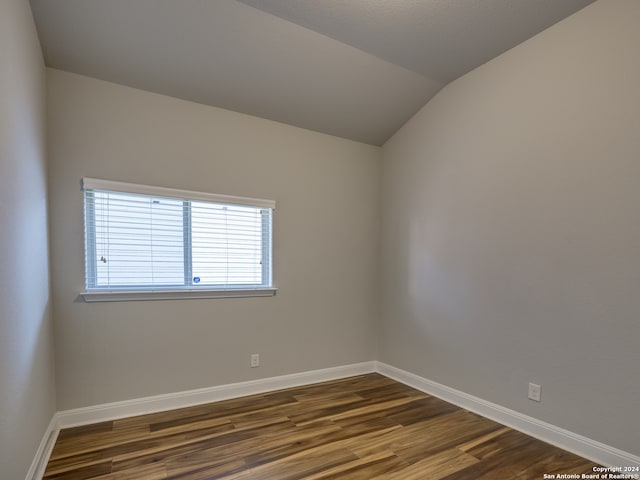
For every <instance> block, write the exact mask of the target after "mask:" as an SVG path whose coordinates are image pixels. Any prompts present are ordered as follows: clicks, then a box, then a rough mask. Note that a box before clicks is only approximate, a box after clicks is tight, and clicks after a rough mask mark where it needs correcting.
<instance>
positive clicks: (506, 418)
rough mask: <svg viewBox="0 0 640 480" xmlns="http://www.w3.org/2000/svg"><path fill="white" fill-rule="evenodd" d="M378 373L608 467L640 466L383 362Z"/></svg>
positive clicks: (565, 432)
mask: <svg viewBox="0 0 640 480" xmlns="http://www.w3.org/2000/svg"><path fill="white" fill-rule="evenodd" d="M375 370H376V372H378V373H380V374H381V375H384V376H386V377H389V378H392V379H394V380H397V381H398V382H400V383H404V384H405V385H408V386H410V387H413V388H415V389H417V390H420V391H422V392H425V393H428V394H429V395H433V396H434V397H438V398H441V399H442V400H445V401H447V402H449V403H452V404H454V405H457V406H459V407H462V408H464V409H466V410H469V411H471V412H474V413H477V414H478V415H482V416H483V417H486V418H489V419H491V420H494V421H496V422H498V423H501V424H503V425H506V426H507V427H511V428H513V429H514V430H518V431H520V432H523V433H526V434H527V435H531V436H532V437H534V438H537V439H539V440H542V441H544V442H547V443H550V444H552V445H555V446H557V447H560V448H562V449H564V450H567V451H569V452H572V453H575V454H576V455H580V456H581V457H584V458H587V459H589V460H592V461H594V462H597V463H599V464H601V465H604V466H607V467H625V466H640V457H638V456H636V455H633V454H631V453H628V452H624V451H622V450H619V449H617V448H614V447H611V446H609V445H605V444H604V443H600V442H597V441H595V440H592V439H590V438H587V437H584V436H582V435H578V434H577V433H573V432H570V431H568V430H565V429H563V428H560V427H557V426H555V425H552V424H550V423H546V422H543V421H541V420H538V419H535V418H533V417H529V416H528V415H524V414H522V413H519V412H516V411H514V410H511V409H508V408H505V407H502V406H500V405H497V404H495V403H491V402H488V401H486V400H483V399H481V398H478V397H474V396H473V395H469V394H467V393H464V392H462V391H460V390H456V389H454V388H451V387H448V386H446V385H442V384H440V383H437V382H434V381H432V380H428V379H426V378H423V377H420V376H418V375H415V374H413V373H410V372H407V371H405V370H401V369H399V368H396V367H392V366H391V365H387V364H385V363H382V362H375Z"/></svg>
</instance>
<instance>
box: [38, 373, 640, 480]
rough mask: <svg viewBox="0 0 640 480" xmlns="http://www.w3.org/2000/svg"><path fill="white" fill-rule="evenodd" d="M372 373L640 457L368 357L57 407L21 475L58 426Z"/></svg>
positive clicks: (511, 423)
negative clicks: (331, 365)
mask: <svg viewBox="0 0 640 480" xmlns="http://www.w3.org/2000/svg"><path fill="white" fill-rule="evenodd" d="M372 372H378V373H380V374H381V375H384V376H386V377H389V378H392V379H394V380H397V381H398V382H401V383H404V384H405V385H409V386H410V387H413V388H416V389H418V390H420V391H422V392H425V393H428V394H430V395H433V396H435V397H438V398H441V399H443V400H445V401H447V402H449V403H452V404H454V405H457V406H459V407H462V408H464V409H466V410H469V411H472V412H475V413H477V414H479V415H482V416H483V417H486V418H489V419H491V420H494V421H496V422H498V423H501V424H503V425H506V426H508V427H511V428H513V429H515V430H519V431H521V432H523V433H526V434H528V435H531V436H532V437H535V438H538V439H540V440H542V441H544V442H547V443H550V444H552V445H556V446H558V447H560V448H562V449H564V450H567V451H570V452H573V453H575V454H577V455H580V456H581V457H584V458H588V459H590V460H593V461H594V462H597V463H599V464H602V465H605V466H609V467H621V466H640V457H638V456H635V455H632V454H630V453H627V452H624V451H622V450H618V449H616V448H613V447H610V446H608V445H605V444H603V443H600V442H596V441H595V440H591V439H590V438H587V437H583V436H582V435H578V434H576V433H573V432H570V431H568V430H564V429H562V428H560V427H556V426H555V425H551V424H549V423H546V422H543V421H541V420H537V419H535V418H533V417H529V416H527V415H523V414H521V413H518V412H516V411H514V410H510V409H508V408H505V407H502V406H500V405H496V404H494V403H491V402H487V401H486V400H482V399H481V398H478V397H474V396H473V395H469V394H467V393H464V392H461V391H460V390H456V389H454V388H451V387H447V386H446V385H442V384H440V383H436V382H433V381H431V380H428V379H426V378H423V377H420V376H418V375H415V374H413V373H410V372H407V371H405V370H401V369H399V368H396V367H392V366H391V365H387V364H385V363H382V362H377V361H371V362H363V363H357V364H352V365H345V366H340V367H334V368H325V369H322V370H312V371H308V372H301V373H294V374H290V375H282V376H278V377H270V378H264V379H259V380H250V381H248V382H240V383H232V384H228V385H220V386H216V387H207V388H200V389H196V390H188V391H185V392H176V393H169V394H164V395H156V396H152V397H144V398H137V399H133V400H124V401H121V402H113V403H105V404H102V405H95V406H91V407H83V408H76V409H72V410H64V411H60V412H57V413H56V414H55V415H54V416H53V418H52V419H51V422H50V424H49V426H48V427H47V431H46V432H45V434H44V436H43V439H42V442H40V446H39V448H38V451H37V452H36V455H35V457H34V460H33V462H32V464H31V468H30V469H29V472H28V474H27V477H26V480H40V479H41V478H42V475H43V473H44V470H45V468H46V465H47V462H48V460H49V457H50V456H51V451H52V449H53V445H54V443H55V439H56V438H57V436H58V432H59V431H60V429H61V428H69V427H75V426H80V425H88V424H92V423H98V422H105V421H109V420H117V419H119V418H125V417H131V416H135V415H144V414H147V413H155V412H161V411H166V410H173V409H176V408H184V407H191V406H194V405H202V404H205V403H211V402H218V401H220V400H228V399H230V398H238V397H243V396H246V395H254V394H259V393H265V392H269V391H273V390H280V389H284V388H291V387H298V386H301V385H307V384H311V383H318V382H325V381H329V380H337V379H340V378H345V377H351V376H354V375H362V374H365V373H372Z"/></svg>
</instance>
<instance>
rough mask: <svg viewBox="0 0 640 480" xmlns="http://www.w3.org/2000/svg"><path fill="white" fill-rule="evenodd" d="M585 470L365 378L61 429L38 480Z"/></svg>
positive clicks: (395, 386)
mask: <svg viewBox="0 0 640 480" xmlns="http://www.w3.org/2000/svg"><path fill="white" fill-rule="evenodd" d="M593 466H594V464H593V463H591V462H589V461H587V460H584V459H582V458H580V457H577V456H575V455H573V454H570V453H567V452H564V451H562V450H560V449H558V448H556V447H552V446H550V445H548V444H545V443H543V442H541V441H539V440H535V439H533V438H531V437H528V436H527V435H524V434H522V433H519V432H516V431H514V430H511V429H509V428H506V427H503V426H502V425H499V424H497V423H495V422H493V421H490V420H487V419H485V418H483V417H480V416H478V415H475V414H473V413H470V412H468V411H466V410H462V409H460V408H458V407H455V406H453V405H450V404H448V403H446V402H443V401H442V400H439V399H437V398H435V397H432V396H429V395H426V394H424V393H422V392H419V391H417V390H414V389H412V388H409V387H407V386H405V385H403V384H400V383H397V382H395V381H393V380H390V379H388V378H386V377H383V376H381V375H378V374H370V375H362V376H358V377H351V378H347V379H342V380H338V381H332V382H326V383H320V384H314V385H309V386H305V387H300V388H292V389H288V390H280V391H277V392H272V393H268V394H263V395H254V396H251V397H244V398H240V399H234V400H228V401H223V402H218V403H212V404H208V405H202V406H197V407H190V408H184V409H180V410H173V411H170V412H163V413H156V414H150V415H144V416H139V417H132V418H127V419H123V420H115V421H110V422H104V423H99V424H95V425H90V426H85V427H76V428H70V429H66V430H62V431H61V432H60V435H59V437H58V440H57V442H56V444H55V447H54V450H53V453H52V456H51V459H50V461H49V464H48V466H47V470H46V473H45V477H44V478H45V479H47V480H53V479H69V480H79V479H96V480H97V479H100V480H116V479H118V480H121V479H122V480H124V479H135V480H154V479H180V480H197V479H224V480H303V479H304V480H320V479H322V480H329V479H338V478H340V479H350V480H360V479H366V480H382V479H398V480H418V479H419V480H424V479H429V480H431V479H433V480H437V479H446V480H459V479H464V480H480V479H487V480H488V479H491V480H503V479H517V480H525V479H542V478H543V474H545V473H548V474H558V473H565V474H581V473H590V472H592V467H593Z"/></svg>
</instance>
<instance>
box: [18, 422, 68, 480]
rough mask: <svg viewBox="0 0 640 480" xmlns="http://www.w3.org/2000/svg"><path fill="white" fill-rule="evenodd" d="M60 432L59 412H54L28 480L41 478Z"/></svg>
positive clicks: (32, 463) (27, 477) (34, 458)
mask: <svg viewBox="0 0 640 480" xmlns="http://www.w3.org/2000/svg"><path fill="white" fill-rule="evenodd" d="M58 432H60V428H59V427H58V414H57V413H54V414H53V417H51V421H50V422H49V425H48V426H47V429H46V430H45V432H44V435H43V436H42V440H41V441H40V445H39V446H38V450H37V451H36V454H35V456H34V457H33V461H32V462H31V467H29V471H28V472H27V476H26V477H25V478H26V480H40V479H41V478H42V476H43V475H44V470H45V468H47V462H48V461H49V457H50V456H51V451H52V450H53V445H54V444H55V443H56V438H58Z"/></svg>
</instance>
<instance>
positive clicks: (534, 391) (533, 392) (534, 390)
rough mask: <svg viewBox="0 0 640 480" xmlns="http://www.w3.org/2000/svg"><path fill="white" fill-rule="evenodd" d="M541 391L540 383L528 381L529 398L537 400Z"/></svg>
mask: <svg viewBox="0 0 640 480" xmlns="http://www.w3.org/2000/svg"><path fill="white" fill-rule="evenodd" d="M541 391H542V387H541V386H540V385H536V384H535V383H530V384H529V400H533V401H535V402H539V401H540V393H541Z"/></svg>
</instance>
